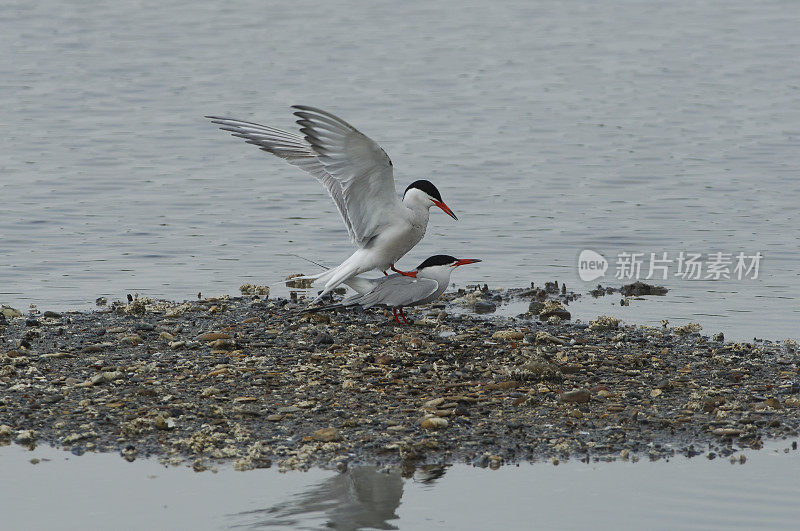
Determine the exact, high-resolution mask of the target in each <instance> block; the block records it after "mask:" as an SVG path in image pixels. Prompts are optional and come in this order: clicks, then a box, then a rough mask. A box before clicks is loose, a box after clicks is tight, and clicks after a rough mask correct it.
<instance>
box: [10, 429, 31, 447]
mask: <svg viewBox="0 0 800 531" xmlns="http://www.w3.org/2000/svg"><path fill="white" fill-rule="evenodd" d="M36 435H37V434H36V431H34V430H20V431H18V432H17V436H16V437H15V438H14V441H16V442H17V443H18V444H31V443H33V442H36Z"/></svg>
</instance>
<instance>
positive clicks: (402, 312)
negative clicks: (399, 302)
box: [400, 308, 411, 324]
mask: <svg viewBox="0 0 800 531" xmlns="http://www.w3.org/2000/svg"><path fill="white" fill-rule="evenodd" d="M400 317H402V318H403V321H404V322H405V323H406V324H411V323H409V322H408V319H407V318H406V313H405V312H404V311H403V309H402V308H400Z"/></svg>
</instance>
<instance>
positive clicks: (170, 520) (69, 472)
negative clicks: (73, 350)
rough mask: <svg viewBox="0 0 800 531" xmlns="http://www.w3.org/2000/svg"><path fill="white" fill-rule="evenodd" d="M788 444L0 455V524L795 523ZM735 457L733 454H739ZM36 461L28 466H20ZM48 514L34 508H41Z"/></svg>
mask: <svg viewBox="0 0 800 531" xmlns="http://www.w3.org/2000/svg"><path fill="white" fill-rule="evenodd" d="M786 448H789V443H788V442H787V441H782V442H779V443H773V444H770V445H768V449H765V450H761V451H750V450H748V451H746V452H745V453H744V455H746V458H747V462H746V463H745V464H744V465H739V464H734V465H732V464H730V463H729V461H728V460H727V459H722V458H718V459H715V460H713V461H709V460H707V459H706V458H704V457H696V458H694V459H691V460H689V459H685V458H682V457H679V458H676V459H672V460H670V462H664V461H658V462H645V461H640V462H638V463H630V462H628V463H623V462H615V463H602V462H601V463H591V464H584V463H581V462H577V461H570V462H567V463H562V464H560V465H559V466H555V467H554V466H552V465H550V464H545V463H537V464H533V465H521V466H520V467H502V468H500V469H499V470H489V469H478V468H472V467H469V466H465V465H455V466H452V467H446V468H441V467H439V468H436V467H428V468H427V469H422V468H419V469H417V470H416V471H415V472H414V473H413V475H412V476H411V477H408V478H403V477H401V476H400V475H399V474H397V473H396V472H395V473H385V472H382V471H379V470H376V469H375V468H370V467H361V468H354V469H352V470H349V471H348V472H347V473H345V474H339V473H335V472H325V471H320V470H311V471H310V472H307V473H304V472H295V473H288V474H279V473H278V472H277V471H275V470H255V471H251V472H235V471H232V470H230V469H222V470H220V471H219V473H217V474H213V473H211V472H205V473H201V474H197V473H194V472H192V470H191V468H188V467H180V468H167V467H164V466H160V465H158V464H157V463H156V462H154V461H146V460H137V461H135V462H134V463H127V462H125V461H123V460H122V459H121V458H120V457H119V456H118V455H113V454H91V453H87V454H85V455H83V456H81V457H75V456H72V455H71V454H69V453H68V452H64V451H60V450H54V449H52V448H39V449H37V450H35V451H33V452H28V451H26V450H23V449H21V448H20V447H17V446H14V447H6V448H0V466H2V470H3V479H4V481H3V484H4V485H5V486H6V487H4V488H3V497H2V498H3V502H2V505H0V506H2V508H3V525H4V526H5V527H6V528H7V529H53V528H58V529H63V530H65V531H66V530H71V529H76V530H85V529H120V530H123V529H194V530H201V529H236V528H241V529H326V528H330V529H461V530H473V529H474V530H485V529H513V530H516V529H519V530H522V529H553V530H555V529H614V530H621V529H665V530H666V529H669V530H675V529H698V530H701V529H702V530H707V529H742V530H747V529H794V528H796V527H797V522H798V520H800V506H798V504H797V498H798V496H800V484H798V482H797V478H798V477H799V475H800V458H799V457H798V455H797V451H796V450H795V451H792V450H788V452H789V453H788V454H787V453H784V450H785V449H786ZM739 455H740V454H738V453H737V454H736V456H737V457H738V456H739ZM34 457H35V458H38V459H41V460H42V461H41V462H40V463H39V464H37V465H32V464H30V463H29V462H28V460H29V459H31V458H34ZM45 508H46V509H47V510H43V509H45Z"/></svg>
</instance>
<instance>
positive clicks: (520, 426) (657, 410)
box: [0, 286, 800, 470]
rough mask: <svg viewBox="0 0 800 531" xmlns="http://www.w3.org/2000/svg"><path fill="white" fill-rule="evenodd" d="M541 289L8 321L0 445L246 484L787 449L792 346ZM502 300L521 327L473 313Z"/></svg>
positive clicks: (0, 323) (189, 305)
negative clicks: (358, 304)
mask: <svg viewBox="0 0 800 531" xmlns="http://www.w3.org/2000/svg"><path fill="white" fill-rule="evenodd" d="M556 287H557V286H556ZM251 292H252V291H251ZM547 292H548V293H554V294H555V295H552V296H551V295H548V294H547V293H545V291H541V290H540V292H537V291H536V290H530V289H524V290H523V289H520V290H507V291H497V292H492V291H489V290H486V289H484V290H476V291H469V292H464V291H463V290H462V291H461V292H459V293H453V294H450V295H449V296H448V297H447V298H448V302H447V303H446V304H445V303H443V304H440V305H438V306H435V307H432V308H430V307H429V308H427V309H425V310H417V311H415V312H409V317H412V313H413V317H415V318H416V319H417V321H416V322H415V323H414V324H413V325H412V326H400V325H397V324H396V323H394V322H393V321H392V320H391V313H390V312H389V314H388V316H387V314H384V313H383V312H376V311H370V312H362V311H351V312H342V313H327V314H326V313H317V314H303V313H302V312H301V311H300V310H301V308H302V305H300V304H297V303H295V302H292V301H289V300H286V299H265V298H264V297H263V296H258V295H249V296H246V297H242V298H219V299H202V300H197V301H189V302H183V303H174V302H167V301H149V300H135V301H133V302H132V303H129V304H127V305H126V304H121V303H116V304H113V305H112V306H110V307H107V308H103V309H102V310H100V311H96V312H83V313H64V314H58V313H53V312H45V313H43V314H39V313H37V312H34V313H31V314H28V315H19V312H15V311H12V310H11V309H7V308H6V309H4V310H3V314H4V316H3V317H0V337H1V338H2V341H0V390H2V393H1V394H0V444H7V443H9V442H11V441H15V442H16V443H18V444H26V445H34V444H37V443H48V444H53V445H56V446H61V447H63V448H65V449H69V450H71V451H72V452H73V453H75V454H81V453H83V452H85V451H87V450H89V451H115V452H120V454H121V455H122V456H123V457H124V458H126V459H128V460H133V459H135V458H136V457H137V456H158V457H161V458H163V459H164V460H165V461H166V462H169V463H172V464H179V463H185V462H191V463H192V464H193V465H194V467H195V468H196V469H197V470H204V469H205V468H207V467H209V466H214V465H215V464H216V463H217V462H232V463H233V466H234V467H236V468H238V469H243V470H244V469H249V468H254V467H266V466H278V467H280V468H281V469H297V468H300V469H303V468H306V467H309V466H324V467H338V468H340V469H343V468H346V467H347V466H348V465H349V464H355V463H377V464H387V465H397V464H403V465H409V464H421V463H446V462H454V461H458V462H468V463H473V464H475V465H477V466H499V465H501V464H503V463H514V462H518V461H527V460H543V459H550V460H551V461H553V462H558V461H557V460H559V459H560V460H563V459H567V458H577V459H584V460H590V459H618V458H621V459H640V458H646V459H661V458H668V457H670V456H672V455H674V454H675V453H680V454H684V455H688V456H693V455H704V456H706V457H708V458H714V457H716V456H722V457H728V458H732V456H734V454H735V452H736V451H737V449H739V448H744V447H748V448H759V447H760V446H761V444H762V439H764V438H790V437H791V438H794V437H797V435H798V427H799V426H800V377H799V376H798V365H799V364H800V353H799V352H798V348H797V345H796V343H793V342H791V341H785V342H772V341H755V342H753V343H731V342H724V341H723V340H722V338H721V337H715V338H714V339H710V338H708V337H704V336H702V335H700V334H699V333H697V331H696V328H695V327H692V326H688V327H678V328H667V327H663V328H658V329H655V328H648V327H641V326H625V325H624V324H622V323H619V322H617V321H616V320H615V319H613V318H607V317H600V318H598V320H596V321H593V322H592V323H580V322H578V323H573V322H570V321H569V320H568V317H569V314H568V312H567V311H566V309H565V308H564V307H563V306H562V305H561V304H560V303H559V302H555V301H551V300H547V299H548V297H549V298H555V299H560V300H562V301H564V302H568V301H569V300H570V295H569V294H566V292H564V294H561V291H560V290H557V289H556V290H552V289H550V290H547ZM509 298H518V299H519V298H522V299H526V300H531V299H533V302H532V303H531V310H532V311H533V312H535V313H529V314H526V315H524V316H519V317H517V318H513V317H492V316H491V314H489V315H490V316H489V317H487V316H486V315H477V314H476V313H475V312H473V311H472V309H475V310H476V311H478V312H486V311H491V308H490V306H491V305H498V304H501V303H503V302H504V301H507V300H508V299H509ZM464 306H467V307H468V309H465V308H463V307H464ZM455 308H461V310H460V311H462V312H464V313H460V314H459V313H457V312H454V311H453V310H454V309H455ZM538 314H541V315H542V316H541V318H540V317H539V316H538ZM794 444H796V443H794Z"/></svg>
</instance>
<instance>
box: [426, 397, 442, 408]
mask: <svg viewBox="0 0 800 531" xmlns="http://www.w3.org/2000/svg"><path fill="white" fill-rule="evenodd" d="M442 404H444V398H434V399H433V400H428V401H427V402H425V407H436V406H441V405H442Z"/></svg>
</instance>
